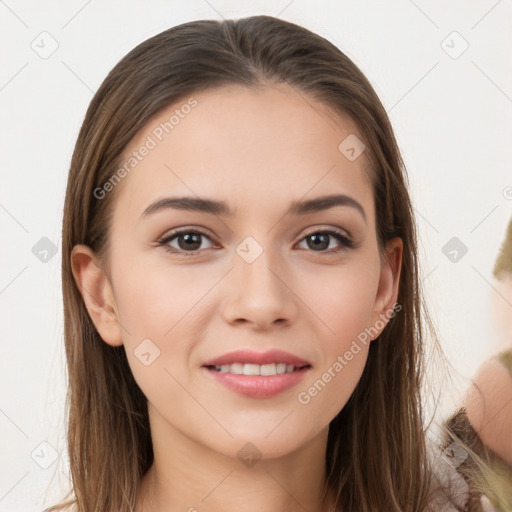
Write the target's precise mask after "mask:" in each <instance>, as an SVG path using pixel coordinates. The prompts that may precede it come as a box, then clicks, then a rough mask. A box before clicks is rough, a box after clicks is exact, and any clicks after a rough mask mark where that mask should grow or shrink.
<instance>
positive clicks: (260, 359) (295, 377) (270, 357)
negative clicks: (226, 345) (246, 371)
mask: <svg viewBox="0 0 512 512" xmlns="http://www.w3.org/2000/svg"><path fill="white" fill-rule="evenodd" d="M233 363H241V364H245V363H248V364H259V365H263V364H270V363H286V364H287V365H293V366H295V367H296V368H295V370H294V371H293V372H290V373H282V374H276V375H243V374H242V375H240V374H234V373H229V372H224V373H221V372H218V371H216V370H215V369H214V368H213V367H214V366H222V365H226V364H233ZM203 368H204V371H206V372H207V373H208V375H209V376H210V377H211V378H213V379H215V380H216V381H217V382H219V383H220V384H222V385H224V386H226V387H227V388H228V389H230V390H232V391H234V392H235V393H238V394H241V395H244V396H247V397H251V398H270V397H273V396H275V395H277V394H279V393H281V392H283V391H285V390H287V389H289V388H291V387H293V386H295V385H297V384H298V383H299V382H300V381H301V380H302V379H303V378H304V376H305V375H306V373H308V371H309V370H310V369H311V365H310V364H309V363H308V361H306V360H305V359H302V358H300V357H297V356H294V355H293V354H290V353H289V352H283V351H282V350H269V351H268V352H253V351H248V350H237V351H235V352H229V353H228V354H224V355H223V356H220V357H217V358H215V359H211V360H209V361H206V363H205V364H204V365H203Z"/></svg>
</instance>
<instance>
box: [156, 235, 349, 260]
mask: <svg viewBox="0 0 512 512" xmlns="http://www.w3.org/2000/svg"><path fill="white" fill-rule="evenodd" d="M185 234H186V235H191V234H193V235H202V236H204V237H206V238H208V239H209V240H210V241H212V242H213V240H211V238H210V237H209V236H208V234H206V233H205V232H203V231H201V230H197V229H181V230H177V231H173V232H171V233H170V234H169V235H168V236H166V237H164V238H161V239H159V240H158V241H157V243H158V246H163V248H164V250H165V251H166V252H169V253H171V254H180V255H184V256H185V257H188V256H194V255H196V254H199V253H200V252H201V250H199V251H183V250H177V249H175V248H174V247H170V246H169V245H167V244H168V243H169V242H170V241H171V240H173V239H175V238H177V237H179V236H180V235H185ZM318 234H323V235H330V236H332V237H334V238H336V239H337V240H338V241H339V242H341V244H342V245H341V247H340V248H339V249H336V250H331V251H311V252H319V253H320V254H321V253H325V254H338V253H341V252H344V251H348V250H349V249H354V248H356V247H357V245H356V244H355V243H354V242H353V241H352V240H351V239H350V238H348V237H347V236H346V235H344V234H343V232H342V231H338V230H336V229H325V230H318V231H313V232H311V233H308V234H307V235H305V236H304V237H303V238H302V239H301V240H300V241H301V242H302V240H304V239H305V238H308V237H310V236H312V235H318Z"/></svg>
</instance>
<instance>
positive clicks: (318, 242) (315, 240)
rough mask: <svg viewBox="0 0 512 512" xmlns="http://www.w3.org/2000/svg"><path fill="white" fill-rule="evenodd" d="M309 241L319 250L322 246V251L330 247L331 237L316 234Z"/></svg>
mask: <svg viewBox="0 0 512 512" xmlns="http://www.w3.org/2000/svg"><path fill="white" fill-rule="evenodd" d="M309 239H310V240H311V239H312V240H313V247H316V248H318V247H319V246H321V249H326V248H327V247H329V236H328V235H322V234H320V235H318V234H314V235H310V236H309ZM320 239H323V240H320Z"/></svg>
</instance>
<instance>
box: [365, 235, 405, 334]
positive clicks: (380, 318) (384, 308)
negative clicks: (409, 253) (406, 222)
mask: <svg viewBox="0 0 512 512" xmlns="http://www.w3.org/2000/svg"><path fill="white" fill-rule="evenodd" d="M402 251H403V242H402V239H401V238H399V237H396V238H393V239H391V240H389V241H388V243H387V245H386V256H387V258H386V259H385V260H383V261H382V264H381V273H380V279H379V287H378V290H377V296H376V297H375V305H374V311H373V318H372V320H373V323H372V325H375V326H376V327H377V328H378V330H379V334H378V335H377V336H373V337H372V339H375V338H377V337H378V336H380V333H381V332H382V331H383V330H384V328H385V326H386V325H387V323H388V321H389V319H390V318H391V316H392V314H393V308H394V305H395V304H396V301H397V299H398V287H399V284H400V273H401V269H402Z"/></svg>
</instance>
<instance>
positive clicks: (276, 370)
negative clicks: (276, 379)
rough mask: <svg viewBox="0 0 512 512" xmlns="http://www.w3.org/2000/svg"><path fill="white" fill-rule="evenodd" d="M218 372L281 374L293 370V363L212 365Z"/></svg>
mask: <svg viewBox="0 0 512 512" xmlns="http://www.w3.org/2000/svg"><path fill="white" fill-rule="evenodd" d="M214 368H215V370H216V371H218V372H220V373H235V374H237V375H281V374H283V373H291V372H293V371H294V370H295V366H293V364H286V363H270V364H261V365H260V364H251V363H246V364H242V363H233V364H223V365H221V366H215V367H214Z"/></svg>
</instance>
